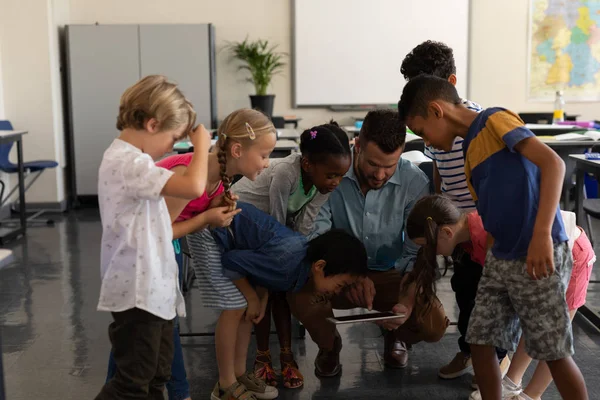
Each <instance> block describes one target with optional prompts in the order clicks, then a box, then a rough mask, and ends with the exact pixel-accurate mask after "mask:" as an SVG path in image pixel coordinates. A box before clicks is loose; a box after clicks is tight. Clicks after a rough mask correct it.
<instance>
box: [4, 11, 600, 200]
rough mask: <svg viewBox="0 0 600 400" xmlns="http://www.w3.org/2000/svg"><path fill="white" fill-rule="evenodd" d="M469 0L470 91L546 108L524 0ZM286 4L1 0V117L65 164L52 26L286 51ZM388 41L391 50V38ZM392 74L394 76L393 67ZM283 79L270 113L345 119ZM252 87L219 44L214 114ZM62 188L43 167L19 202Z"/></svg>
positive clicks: (592, 108)
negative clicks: (207, 28) (181, 29)
mask: <svg viewBox="0 0 600 400" xmlns="http://www.w3.org/2000/svg"><path fill="white" fill-rule="evenodd" d="M299 1H301V0H299ZM471 4H472V14H471V20H472V22H471V48H470V51H471V55H470V63H469V65H470V78H469V79H470V85H469V87H470V94H469V97H470V98H471V99H472V100H474V101H477V102H479V103H481V104H482V105H484V106H496V105H500V106H505V107H508V108H511V109H513V110H515V111H544V110H550V109H551V107H552V104H550V103H532V102H528V101H527V98H526V89H527V88H526V82H527V49H528V47H527V46H528V37H527V34H528V23H529V10H528V8H529V1H528V0H504V1H501V2H498V1H493V0H477V1H475V0H472V1H471ZM290 7H291V0H252V1H243V0H219V1H215V0H210V1H209V0H171V1H165V0H126V1H123V0H102V1H89V0H0V10H2V12H1V13H0V117H2V112H4V116H5V117H6V118H8V119H10V120H11V121H13V123H14V124H15V126H16V127H17V128H22V129H27V130H29V132H30V134H29V135H28V136H27V137H26V138H25V156H26V158H27V159H43V158H50V159H56V160H59V161H60V162H61V166H63V167H64V133H63V131H64V128H63V116H62V100H61V90H60V76H59V55H58V28H59V27H61V26H63V25H64V24H93V23H96V22H99V23H103V24H115V23H213V24H214V25H215V28H216V43H217V47H218V49H219V50H220V49H222V47H223V45H224V44H225V43H226V42H227V41H234V40H242V39H244V38H245V37H246V35H248V34H249V35H250V37H251V38H253V39H255V38H264V39H269V40H271V41H272V42H273V43H278V44H279V46H280V49H281V50H282V51H285V52H288V53H289V52H290V42H291V40H290V39H291V10H290ZM339 22H340V23H344V21H339ZM390 49H392V50H391V51H393V43H391V44H390ZM328 61H329V60H324V61H323V62H328ZM398 69H399V68H398ZM398 79H402V77H401V76H400V73H399V72H398ZM291 89H292V88H291V72H290V67H289V64H288V66H287V67H286V69H285V72H284V74H283V75H282V76H278V77H276V78H275V79H274V82H273V86H272V90H271V93H273V94H276V95H277V98H276V102H275V114H277V115H286V114H295V115H297V116H299V117H302V118H304V120H303V121H302V123H301V126H302V127H309V126H312V125H313V124H318V123H322V122H323V121H325V120H327V119H329V118H332V117H333V118H336V119H338V120H340V122H342V123H348V122H349V121H350V118H349V117H350V116H351V115H357V114H355V113H334V112H332V111H329V110H324V109H298V110H294V109H292V108H291ZM2 93H3V96H2ZM251 93H253V88H252V87H251V85H250V84H248V83H246V82H245V81H244V76H243V75H242V74H240V73H238V71H237V69H236V65H235V64H232V63H230V62H229V61H228V55H227V54H226V52H224V51H219V53H218V56H217V100H218V112H219V118H220V119H222V118H224V117H225V116H226V115H227V114H228V113H229V112H231V111H232V110H234V109H237V108H240V107H247V106H248V105H249V100H248V94H251ZM399 95H400V94H399ZM2 100H3V101H2ZM2 104H4V106H3V107H2ZM598 105H599V104H598V103H569V104H567V112H568V113H571V114H574V113H575V114H581V118H582V119H593V118H598V117H600V115H599V114H600V112H599V111H598V110H600V108H599V107H598ZM63 198H64V187H63V173H62V170H56V171H49V172H46V173H45V175H44V176H43V177H42V178H41V179H40V181H39V182H38V183H36V185H35V186H34V187H33V188H32V190H31V191H30V193H29V194H28V196H27V199H28V202H57V201H61V200H62V199H63Z"/></svg>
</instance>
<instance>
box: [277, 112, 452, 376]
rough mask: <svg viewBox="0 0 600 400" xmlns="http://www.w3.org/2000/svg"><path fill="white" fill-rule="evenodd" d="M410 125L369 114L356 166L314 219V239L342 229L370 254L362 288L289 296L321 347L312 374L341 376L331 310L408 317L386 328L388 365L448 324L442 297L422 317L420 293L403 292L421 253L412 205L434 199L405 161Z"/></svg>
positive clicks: (402, 362) (391, 115)
mask: <svg viewBox="0 0 600 400" xmlns="http://www.w3.org/2000/svg"><path fill="white" fill-rule="evenodd" d="M405 140H406V128H405V127H404V126H403V125H402V124H401V123H400V121H399V119H398V113H397V112H396V111H393V110H377V111H371V112H369V113H368V114H367V116H366V117H365V120H364V122H363V126H362V128H361V131H360V135H359V137H358V140H357V142H356V145H355V148H354V154H353V160H352V167H351V168H350V170H349V171H348V173H347V174H346V175H345V176H344V178H343V179H342V181H341V182H340V185H339V186H338V188H337V189H336V190H335V191H334V192H333V193H332V194H331V195H330V197H329V199H328V201H327V202H326V203H325V204H324V205H323V207H322V208H321V210H320V212H319V215H318V216H317V219H316V221H315V227H314V231H313V233H312V234H311V237H314V236H318V235H320V234H322V233H324V232H326V231H328V230H330V229H332V228H336V229H344V230H346V231H347V232H350V233H352V234H354V235H355V236H356V237H357V238H359V239H361V240H362V242H363V243H364V245H365V247H366V249H367V255H368V262H369V269H370V272H369V274H368V277H367V278H365V279H363V280H361V282H360V283H358V284H356V285H354V286H353V287H351V288H349V289H347V290H345V291H343V292H342V293H340V294H338V295H335V296H333V297H332V298H328V299H326V298H319V297H316V296H315V295H314V291H313V290H312V289H313V288H311V287H309V286H310V285H306V286H305V287H304V288H303V289H302V290H301V291H299V292H296V293H290V294H289V295H288V300H289V303H290V308H291V310H292V313H293V314H294V315H295V316H296V318H297V319H298V320H300V322H302V324H303V325H304V327H305V328H306V329H307V330H308V332H309V334H310V336H311V338H312V340H313V341H314V342H315V343H316V344H317V345H318V346H319V353H318V355H317V358H316V360H315V374H317V376H320V377H331V376H336V375H338V374H339V373H340V371H341V365H340V357H339V354H340V351H341V349H342V339H341V337H340V335H339V333H338V332H337V329H336V327H335V325H333V324H331V323H329V322H328V321H327V320H326V318H328V317H333V309H350V308H356V307H363V308H368V309H375V310H378V311H392V310H393V311H395V312H398V313H404V314H405V317H404V318H398V319H394V320H389V321H387V322H386V323H385V324H384V327H385V328H386V329H387V330H388V331H387V333H386V334H385V335H384V340H385V342H384V362H385V365H386V366H387V367H390V368H404V367H406V365H407V363H408V353H407V346H410V345H412V344H414V343H417V342H420V341H426V342H437V341H439V340H440V339H441V338H442V336H443V335H444V333H445V331H446V327H447V325H448V320H447V318H446V315H445V313H444V309H443V307H442V304H441V303H440V302H439V300H437V298H436V299H435V301H434V304H433V305H432V306H431V307H428V311H426V312H425V314H423V313H421V314H422V318H417V317H416V315H417V314H418V310H415V307H416V306H415V294H414V291H411V290H410V289H411V287H410V286H409V287H408V288H407V290H401V282H402V278H403V276H404V274H406V273H407V272H409V271H410V270H411V269H412V265H413V263H414V260H415V258H416V254H417V250H418V248H417V247H416V245H415V244H414V243H412V242H411V241H410V240H408V238H407V237H406V235H405V234H404V229H405V225H406V218H407V216H408V213H409V212H410V210H411V209H412V207H413V205H414V204H415V202H416V201H417V200H418V199H420V198H421V197H423V196H425V195H428V194H429V180H428V179H427V176H426V175H425V174H424V173H423V172H422V171H421V170H420V169H419V168H418V167H416V166H414V165H413V164H412V163H411V162H410V161H407V160H404V159H401V158H400V155H401V154H402V150H403V149H404V143H405Z"/></svg>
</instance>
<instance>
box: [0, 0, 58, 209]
mask: <svg viewBox="0 0 600 400" xmlns="http://www.w3.org/2000/svg"><path fill="white" fill-rule="evenodd" d="M0 10H2V12H1V13H0V47H1V48H2V53H1V54H0V64H1V65H2V67H1V68H2V75H1V79H0V80H1V81H2V87H3V92H4V112H5V117H6V118H7V119H9V120H10V121H11V122H12V124H13V126H14V127H15V129H24V130H27V131H29V134H28V135H26V136H25V137H24V156H25V160H40V159H51V160H58V161H61V167H64V162H63V155H62V154H63V151H62V149H63V145H62V143H63V141H64V140H63V137H64V135H63V126H62V117H61V113H62V105H61V103H60V97H58V96H57V92H60V91H59V90H58V87H59V86H60V85H59V81H58V80H57V76H58V73H59V72H58V71H59V65H58V52H57V48H58V46H57V43H58V42H57V37H56V26H55V25H54V22H53V11H52V4H51V2H50V0H0ZM57 85H58V86H57ZM13 160H15V161H16V157H15V156H14V154H13ZM13 182H15V179H13ZM26 198H27V202H28V203H30V202H34V203H35V202H52V203H56V202H60V201H62V200H63V199H64V184H63V171H62V168H56V169H54V170H49V171H46V172H45V173H44V175H43V176H42V178H40V180H39V181H38V182H36V184H35V185H34V186H33V187H32V188H31V189H30V191H29V192H28V193H27V197H26Z"/></svg>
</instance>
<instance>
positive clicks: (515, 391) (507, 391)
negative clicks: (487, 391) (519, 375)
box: [469, 379, 524, 400]
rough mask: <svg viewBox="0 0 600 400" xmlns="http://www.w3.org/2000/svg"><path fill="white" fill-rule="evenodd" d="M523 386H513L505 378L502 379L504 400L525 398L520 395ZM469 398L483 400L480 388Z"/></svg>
mask: <svg viewBox="0 0 600 400" xmlns="http://www.w3.org/2000/svg"><path fill="white" fill-rule="evenodd" d="M522 391H523V388H522V387H521V385H519V386H518V387H511V385H509V384H508V383H507V382H506V381H505V380H504V379H502V400H524V399H523V397H521V396H520V394H521V392H522ZM469 400H482V398H481V392H480V391H479V390H476V391H474V392H473V393H471V396H469Z"/></svg>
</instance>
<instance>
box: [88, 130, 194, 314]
mask: <svg viewBox="0 0 600 400" xmlns="http://www.w3.org/2000/svg"><path fill="white" fill-rule="evenodd" d="M172 175H173V172H171V171H169V170H166V169H164V168H161V167H157V166H156V165H155V164H154V161H153V160H152V158H151V157H150V156H149V155H148V154H145V153H143V152H142V151H141V150H140V149H138V148H137V147H135V146H133V145H131V144H129V143H127V142H125V141H123V140H120V139H115V140H114V141H113V143H112V144H111V145H110V147H109V148H108V149H107V150H106V152H105V153H104V158H103V159H102V163H101V165H100V171H99V175H98V203H99V205H100V218H101V220H102V248H101V251H100V255H101V256H100V259H101V265H100V269H101V276H102V286H101V289H100V301H99V302H98V310H100V311H111V312H119V311H125V310H129V309H131V308H139V309H142V310H144V311H147V312H149V313H151V314H154V315H156V316H157V317H160V318H162V319H165V320H170V319H173V318H175V314H176V312H177V314H178V315H180V316H184V315H185V304H184V302H183V296H182V295H181V292H180V290H179V285H178V268H177V262H176V261H175V253H174V251H173V246H172V244H171V241H172V239H173V228H172V227H171V219H170V216H169V211H168V209H167V204H166V203H165V199H164V198H163V197H162V196H161V194H160V193H161V191H162V189H163V187H164V186H165V184H166V183H167V181H168V180H169V178H170V177H171V176H172Z"/></svg>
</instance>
